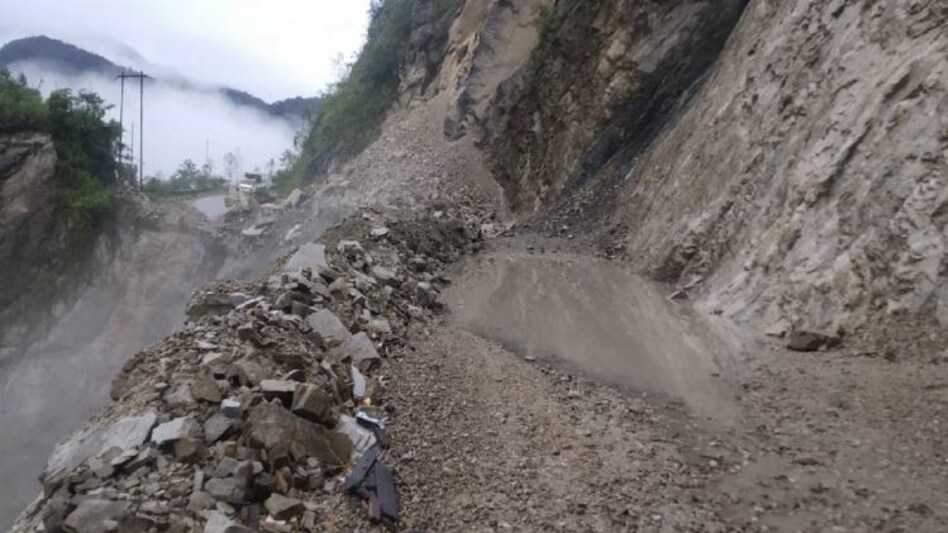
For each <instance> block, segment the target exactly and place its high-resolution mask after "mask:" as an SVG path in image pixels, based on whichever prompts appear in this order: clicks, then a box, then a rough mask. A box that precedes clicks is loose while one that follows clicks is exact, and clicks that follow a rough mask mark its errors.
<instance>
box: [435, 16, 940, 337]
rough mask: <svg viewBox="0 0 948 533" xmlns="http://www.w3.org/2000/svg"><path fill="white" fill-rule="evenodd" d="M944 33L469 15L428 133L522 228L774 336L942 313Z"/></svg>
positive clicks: (892, 23) (752, 19) (446, 63)
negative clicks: (477, 173)
mask: <svg viewBox="0 0 948 533" xmlns="http://www.w3.org/2000/svg"><path fill="white" fill-rule="evenodd" d="M946 18H948V8H946V7H945V6H944V5H942V4H941V3H919V2H907V1H906V2H887V3H876V2H853V1H844V0H839V1H833V2H816V1H807V0H797V1H793V2H772V1H767V0H751V1H750V2H741V1H732V2H731V1H729V2H661V3H659V2H631V1H623V0H600V1H593V2H570V1H559V2H553V3H549V4H545V5H544V4H540V5H537V6H535V5H533V4H531V3H529V2H517V1H513V2H485V1H478V0H471V1H469V2H466V3H465V5H464V7H463V10H462V11H461V14H460V15H459V17H458V20H457V21H456V23H455V27H454V30H453V34H452V40H451V41H450V43H449V45H448V47H447V51H446V53H445V58H444V60H443V63H442V65H441V67H440V79H441V84H440V87H441V88H442V89H444V90H445V91H448V92H450V95H449V96H448V97H446V99H447V100H448V101H449V102H448V103H447V104H443V107H442V108H440V109H442V110H443V114H444V117H445V128H444V132H445V135H446V136H447V138H448V139H461V141H457V142H460V143H463V142H470V141H469V140H467V139H468V137H473V138H474V142H475V143H476V144H477V146H478V147H479V148H480V150H481V151H480V152H479V156H480V157H481V158H482V162H483V164H484V165H485V166H486V167H487V168H489V169H490V171H491V174H492V176H493V177H494V178H495V179H496V180H497V182H498V183H499V184H500V185H501V186H502V187H503V191H504V194H505V197H506V199H507V200H508V201H509V203H510V205H511V207H512V208H513V211H514V212H515V213H516V214H517V215H518V216H519V218H520V219H522V220H532V221H541V222H544V223H545V224H546V227H547V228H548V229H551V230H554V231H559V230H560V229H561V226H562V224H564V223H568V224H570V226H571V227H574V230H575V226H579V227H580V228H582V229H583V230H584V231H583V233H586V234H590V235H594V236H596V240H597V242H598V244H599V245H600V246H602V247H603V248H604V251H605V252H607V253H608V254H610V255H618V256H621V257H624V258H625V259H626V260H628V261H629V262H631V263H633V264H634V265H635V266H636V267H638V268H639V269H640V270H642V271H643V272H646V273H648V274H649V275H650V276H651V277H653V278H655V279H658V280H661V281H666V282H669V283H673V284H676V285H679V286H685V287H687V288H688V290H689V291H690V292H691V293H693V295H694V296H695V297H697V298H700V304H701V305H702V306H704V307H706V308H707V309H708V310H714V311H715V312H720V313H723V314H726V315H728V316H732V317H735V318H738V319H741V320H751V321H752V322H754V323H756V324H758V325H760V327H761V329H769V330H770V331H771V332H772V333H774V334H780V333H783V332H785V331H787V330H789V329H792V328H794V327H806V328H816V329H825V330H833V331H840V330H843V331H850V332H852V331H855V330H860V329H864V328H865V327H866V326H867V325H868V324H875V323H895V322H899V321H902V320H903V319H905V318H906V317H931V316H932V315H933V313H937V314H938V316H946V318H948V313H946V312H944V309H948V290H944V289H942V287H943V286H945V283H944V281H945V278H944V275H945V271H946V262H945V246H946V241H945V239H946V237H948V235H946V233H945V222H946V219H945V216H944V211H945V205H944V204H945V201H946V198H948V183H946V182H945V180H946V179H948V163H946V149H948V122H946V119H945V117H946V116H948V114H946V102H948V97H946V91H948V90H946V83H948V32H946V31H945V28H946ZM571 231H573V230H571ZM909 320H910V321H911V320H914V319H909ZM942 320H945V318H943V319H942Z"/></svg>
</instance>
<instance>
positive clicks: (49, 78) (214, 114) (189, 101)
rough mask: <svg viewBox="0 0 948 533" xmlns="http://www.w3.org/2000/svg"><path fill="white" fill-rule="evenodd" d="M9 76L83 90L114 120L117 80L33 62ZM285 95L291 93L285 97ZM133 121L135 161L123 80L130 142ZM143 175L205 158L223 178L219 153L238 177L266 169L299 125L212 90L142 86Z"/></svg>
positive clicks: (45, 87)
mask: <svg viewBox="0 0 948 533" xmlns="http://www.w3.org/2000/svg"><path fill="white" fill-rule="evenodd" d="M10 71H11V72H14V73H20V72H22V73H23V74H24V75H26V77H27V80H28V82H29V85H30V86H31V87H34V88H39V89H40V91H41V92H42V93H43V95H44V96H48V95H49V93H50V92H52V91H53V90H55V89H61V88H69V89H73V90H80V89H85V90H88V91H93V92H95V93H98V94H99V95H100V96H101V97H102V98H103V99H104V100H105V101H106V102H108V103H109V104H111V105H112V106H113V107H112V109H110V110H109V116H110V118H113V119H115V120H118V119H119V99H120V85H119V80H117V79H109V78H106V77H103V76H100V75H95V74H86V75H82V76H78V77H77V76H70V75H67V74H64V73H61V72H56V71H51V70H49V69H48V68H45V67H44V66H43V65H40V64H37V63H17V64H14V65H12V66H11V68H10ZM288 96H290V95H288ZM133 122H134V123H135V144H134V149H135V162H136V164H137V163H138V152H139V144H138V132H139V128H140V124H139V87H138V80H126V82H125V137H124V141H125V143H126V145H128V144H130V143H131V129H132V123H133ZM144 122H145V131H144V142H145V154H144V156H145V157H144V159H145V176H154V175H161V176H163V177H166V178H167V177H168V176H170V175H171V174H172V173H173V172H174V171H175V169H177V168H178V166H179V165H180V164H181V162H182V161H184V160H185V159H191V160H193V161H194V162H195V163H197V164H198V166H200V165H202V164H204V162H205V155H207V156H208V157H209V158H210V160H211V161H212V163H213V165H214V170H215V173H217V174H220V175H222V176H225V177H227V175H226V172H225V168H224V167H225V165H224V163H223V156H224V154H226V153H228V152H230V153H233V154H235V155H238V157H239V161H240V165H239V168H238V172H237V174H236V176H237V177H242V176H243V173H244V172H250V171H253V170H255V169H259V170H263V171H266V168H267V163H268V161H270V159H273V160H275V161H277V164H279V159H280V155H281V154H282V153H283V152H284V151H285V150H287V149H290V148H292V146H293V137H294V135H295V134H296V132H297V130H298V129H299V128H301V127H302V125H301V124H300V123H291V122H290V121H287V120H284V119H279V118H275V117H272V116H269V115H266V114H264V113H262V112H260V111H258V110H256V109H253V108H249V107H245V106H238V105H235V104H233V103H232V102H230V101H229V100H227V99H226V98H224V97H223V96H221V95H220V94H218V93H216V92H215V91H214V90H213V89H210V88H209V89H206V90H204V89H195V90H188V89H181V88H179V87H175V86H172V85H170V84H168V83H163V82H162V81H161V80H146V82H145V121H144Z"/></svg>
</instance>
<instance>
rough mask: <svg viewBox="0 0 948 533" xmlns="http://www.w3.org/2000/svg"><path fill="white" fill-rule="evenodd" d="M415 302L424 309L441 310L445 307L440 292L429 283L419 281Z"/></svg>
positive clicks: (416, 287)
mask: <svg viewBox="0 0 948 533" xmlns="http://www.w3.org/2000/svg"><path fill="white" fill-rule="evenodd" d="M415 301H416V302H418V305H420V306H422V307H427V308H430V309H440V308H442V307H444V304H443V303H442V302H441V297H440V295H439V294H438V291H437V290H435V288H434V287H433V286H432V285H431V284H430V283H428V282H427V281H419V282H418V285H416V286H415Z"/></svg>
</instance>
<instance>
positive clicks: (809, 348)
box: [787, 330, 841, 352]
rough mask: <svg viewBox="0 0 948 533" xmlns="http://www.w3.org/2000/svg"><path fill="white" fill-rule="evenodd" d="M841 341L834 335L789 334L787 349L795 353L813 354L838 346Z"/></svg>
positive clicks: (803, 332)
mask: <svg viewBox="0 0 948 533" xmlns="http://www.w3.org/2000/svg"><path fill="white" fill-rule="evenodd" d="M840 342H841V339H840V338H839V337H837V336H835V335H827V334H824V333H819V332H816V331H800V330H795V331H791V332H790V336H789V337H787V348H789V349H791V350H794V351H797V352H815V351H817V350H822V349H826V350H828V349H831V348H835V347H837V346H839V344H840Z"/></svg>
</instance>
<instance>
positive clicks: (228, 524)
mask: <svg viewBox="0 0 948 533" xmlns="http://www.w3.org/2000/svg"><path fill="white" fill-rule="evenodd" d="M201 514H202V515H203V516H204V518H205V519H206V520H207V522H205V523H204V533H249V532H250V531H251V529H249V528H246V527H244V526H242V525H240V524H238V523H237V522H234V521H233V520H231V519H230V518H228V517H227V515H226V514H224V513H222V512H220V511H204V512H202V513H201Z"/></svg>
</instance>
